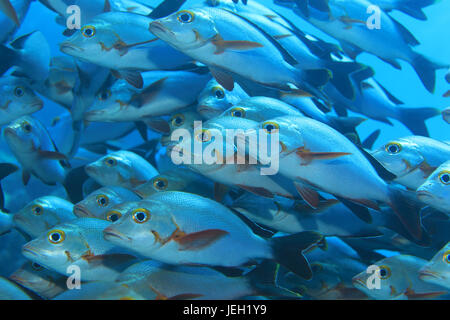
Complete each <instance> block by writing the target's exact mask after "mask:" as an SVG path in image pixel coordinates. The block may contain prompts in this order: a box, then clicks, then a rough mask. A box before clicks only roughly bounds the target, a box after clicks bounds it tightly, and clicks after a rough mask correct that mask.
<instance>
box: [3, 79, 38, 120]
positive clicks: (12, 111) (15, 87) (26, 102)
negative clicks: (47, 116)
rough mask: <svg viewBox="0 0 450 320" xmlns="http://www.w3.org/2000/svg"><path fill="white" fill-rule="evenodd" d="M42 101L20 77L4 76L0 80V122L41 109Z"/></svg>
mask: <svg viewBox="0 0 450 320" xmlns="http://www.w3.org/2000/svg"><path fill="white" fill-rule="evenodd" d="M43 105H44V103H43V101H42V100H41V99H40V98H39V97H38V96H36V94H35V93H34V91H33V90H32V89H31V88H30V87H29V84H28V83H27V82H26V81H25V80H24V79H21V78H16V77H5V78H4V79H2V81H1V82H0V114H2V120H0V121H1V122H2V123H6V122H9V121H12V120H15V119H17V118H19V117H21V116H25V115H28V114H32V113H34V112H37V111H39V110H41V109H42V107H43Z"/></svg>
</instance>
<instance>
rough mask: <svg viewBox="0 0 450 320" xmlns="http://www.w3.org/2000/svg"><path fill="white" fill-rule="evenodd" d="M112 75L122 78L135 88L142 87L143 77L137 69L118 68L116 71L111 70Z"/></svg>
mask: <svg viewBox="0 0 450 320" xmlns="http://www.w3.org/2000/svg"><path fill="white" fill-rule="evenodd" d="M113 75H114V76H115V77H117V78H119V79H124V80H125V81H126V82H128V83H129V84H131V85H132V86H133V87H135V88H137V89H142V88H143V86H144V79H142V75H141V73H140V72H139V71H134V70H120V71H118V72H113Z"/></svg>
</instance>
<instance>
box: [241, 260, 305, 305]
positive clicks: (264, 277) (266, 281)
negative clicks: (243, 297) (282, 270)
mask: <svg viewBox="0 0 450 320" xmlns="http://www.w3.org/2000/svg"><path fill="white" fill-rule="evenodd" d="M278 270H279V265H278V264H276V263H275V262H274V261H271V260H265V261H263V262H262V263H261V264H260V265H258V266H256V267H255V268H254V269H253V270H252V271H250V272H249V273H247V274H246V275H245V276H244V277H245V278H246V279H247V281H248V283H249V284H250V286H251V287H252V288H253V290H254V293H253V294H255V295H264V296H269V297H289V298H301V295H300V294H298V293H295V292H293V291H290V290H287V289H284V288H281V287H279V286H278V284H277V274H278Z"/></svg>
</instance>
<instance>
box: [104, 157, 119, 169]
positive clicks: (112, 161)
mask: <svg viewBox="0 0 450 320" xmlns="http://www.w3.org/2000/svg"><path fill="white" fill-rule="evenodd" d="M103 162H104V163H105V164H106V165H107V166H108V167H114V166H116V165H117V160H116V159H114V158H113V157H108V158H106V159H105V160H104V161H103Z"/></svg>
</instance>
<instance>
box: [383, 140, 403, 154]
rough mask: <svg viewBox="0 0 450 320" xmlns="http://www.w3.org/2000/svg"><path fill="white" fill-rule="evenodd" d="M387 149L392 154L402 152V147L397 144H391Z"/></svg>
mask: <svg viewBox="0 0 450 320" xmlns="http://www.w3.org/2000/svg"><path fill="white" fill-rule="evenodd" d="M385 149H386V151H387V152H389V153H390V154H397V153H399V152H400V151H402V146H401V144H399V143H397V142H391V143H388V144H387V145H386V147H385Z"/></svg>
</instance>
